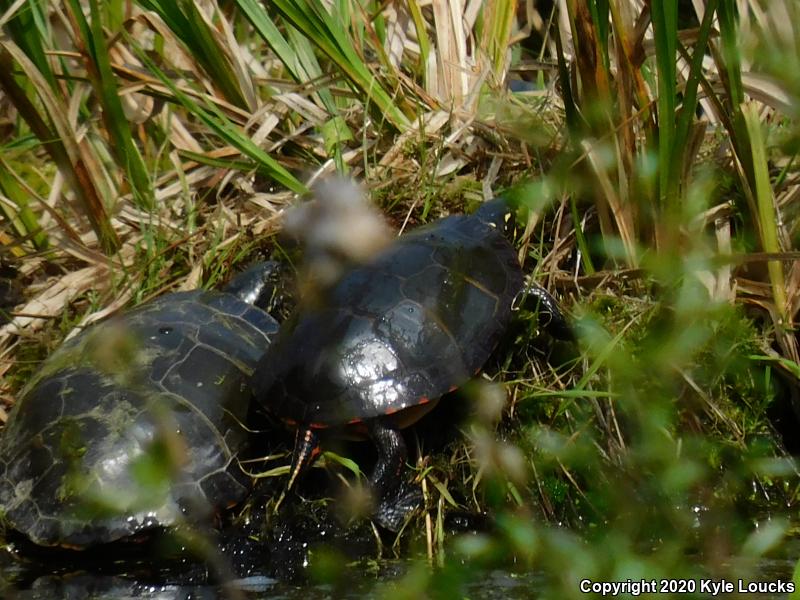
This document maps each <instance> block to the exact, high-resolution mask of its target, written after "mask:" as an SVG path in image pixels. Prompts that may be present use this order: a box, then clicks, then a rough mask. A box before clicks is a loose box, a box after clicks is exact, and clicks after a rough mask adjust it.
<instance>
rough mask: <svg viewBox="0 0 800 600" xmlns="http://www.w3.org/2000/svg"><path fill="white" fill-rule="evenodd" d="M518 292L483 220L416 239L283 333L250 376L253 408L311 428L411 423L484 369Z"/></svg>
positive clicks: (461, 219)
mask: <svg viewBox="0 0 800 600" xmlns="http://www.w3.org/2000/svg"><path fill="white" fill-rule="evenodd" d="M522 283H523V277H522V271H521V268H520V265H519V262H518V261H517V257H516V252H515V250H514V249H513V247H512V246H511V244H510V243H509V242H508V241H507V240H506V239H505V237H503V235H502V234H501V233H500V232H499V231H497V229H496V228H494V227H492V226H490V225H487V224H486V223H484V222H483V221H481V220H480V219H478V218H476V217H474V216H464V215H459V216H452V217H447V218H445V219H441V220H439V221H437V222H435V223H432V224H431V225H428V226H424V227H421V228H418V229H416V230H414V231H413V232H411V233H408V234H405V235H403V236H402V237H400V238H399V239H398V240H397V241H396V242H395V243H393V244H392V245H390V246H389V247H388V248H387V249H385V250H384V251H383V252H382V253H380V254H379V255H378V256H377V257H375V259H374V260H372V261H370V262H369V263H367V264H364V265H361V266H359V267H357V268H354V269H352V270H350V271H348V272H347V274H346V275H345V276H344V277H343V278H342V279H341V280H340V281H339V282H338V283H337V284H336V285H335V286H334V287H333V288H332V289H331V290H330V292H329V294H328V295H327V296H326V298H325V301H324V303H323V306H321V307H318V308H315V309H311V310H309V309H306V310H304V311H298V312H296V313H295V314H294V315H293V317H292V318H290V320H289V321H288V322H287V323H285V324H284V326H283V327H282V328H281V331H280V333H279V334H278V336H277V337H276V339H275V341H274V343H273V344H272V346H270V349H269V350H268V351H267V352H266V354H265V355H264V357H263V358H262V360H261V362H260V363H259V365H258V367H257V369H256V373H255V375H254V377H253V381H254V387H255V393H256V397H257V398H258V400H259V401H260V402H261V403H262V404H263V405H264V406H265V407H266V409H267V410H269V411H270V412H272V413H273V414H275V415H276V416H278V417H281V418H283V419H284V420H286V421H289V422H294V423H304V424H305V425H306V426H311V427H333V426H343V425H347V424H351V423H358V422H360V421H363V420H366V419H370V418H373V417H377V416H380V415H389V414H393V413H399V412H410V411H405V409H409V408H411V407H415V406H418V405H421V404H425V403H426V402H428V401H429V400H434V399H437V398H438V397H439V396H441V395H442V394H444V393H446V392H448V391H449V390H451V389H453V388H454V387H457V386H459V385H461V384H462V383H464V382H465V381H467V380H468V379H469V378H470V377H472V376H473V375H474V374H475V372H476V371H477V370H479V369H480V368H481V367H482V366H483V364H484V363H485V362H486V360H487V359H488V357H489V355H490V354H491V352H492V350H493V349H494V348H495V346H496V345H497V343H498V341H499V339H500V336H501V335H502V333H503V331H504V330H505V329H506V326H507V325H508V321H509V319H510V317H511V305H512V302H513V300H514V298H515V296H516V295H517V293H518V292H519V291H520V289H521V287H522ZM409 421H413V417H412V418H411V419H403V418H402V417H401V415H398V424H399V425H400V426H403V425H406V424H408V422H409Z"/></svg>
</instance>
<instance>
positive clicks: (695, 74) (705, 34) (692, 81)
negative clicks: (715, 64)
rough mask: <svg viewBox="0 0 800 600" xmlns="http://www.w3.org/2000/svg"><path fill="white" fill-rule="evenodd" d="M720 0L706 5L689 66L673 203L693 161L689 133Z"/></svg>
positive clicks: (671, 178)
mask: <svg viewBox="0 0 800 600" xmlns="http://www.w3.org/2000/svg"><path fill="white" fill-rule="evenodd" d="M717 4H718V0H709V1H708V3H707V4H706V8H705V14H704V15H703V22H702V23H701V24H700V31H699V32H698V36H697V43H696V44H695V48H694V54H693V55H692V59H691V63H690V66H689V77H688V78H687V80H686V86H685V88H684V90H683V102H682V104H681V110H680V112H679V114H678V116H677V119H676V125H675V141H674V145H673V147H672V156H671V157H670V168H669V171H668V176H667V186H668V188H667V190H668V192H667V196H668V197H669V198H671V199H672V201H673V202H674V201H677V200H678V197H679V195H680V193H681V187H682V183H683V174H684V172H685V167H686V163H687V161H690V160H691V158H692V157H691V156H688V155H687V153H686V149H687V147H688V140H689V131H690V129H691V125H692V123H693V122H694V118H695V111H696V110H697V88H698V86H699V85H700V79H701V78H702V76H703V58H704V57H705V50H706V47H707V45H708V40H709V36H710V35H711V24H712V23H713V21H714V14H715V12H716V10H717Z"/></svg>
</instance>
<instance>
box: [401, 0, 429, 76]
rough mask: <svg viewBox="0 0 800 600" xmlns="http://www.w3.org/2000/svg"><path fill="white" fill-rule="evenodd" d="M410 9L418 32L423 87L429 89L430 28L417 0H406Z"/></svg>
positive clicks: (419, 66) (419, 69)
mask: <svg viewBox="0 0 800 600" xmlns="http://www.w3.org/2000/svg"><path fill="white" fill-rule="evenodd" d="M406 2H407V4H408V11H409V12H410V13H411V20H412V21H413V22H414V30H415V31H416V32H417V43H419V65H418V67H417V70H418V71H419V73H420V74H421V76H422V87H423V88H425V89H428V80H427V79H428V69H427V66H428V57H429V56H430V54H431V40H430V38H429V37H428V28H427V27H426V25H425V20H424V19H423V17H422V9H421V8H420V6H419V3H418V2H417V0H406Z"/></svg>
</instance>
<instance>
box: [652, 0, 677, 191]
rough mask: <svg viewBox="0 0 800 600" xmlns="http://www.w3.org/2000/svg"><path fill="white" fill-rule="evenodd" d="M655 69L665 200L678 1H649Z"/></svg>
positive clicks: (674, 98)
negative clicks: (656, 74)
mask: <svg viewBox="0 0 800 600" xmlns="http://www.w3.org/2000/svg"><path fill="white" fill-rule="evenodd" d="M651 10H652V22H653V35H654V38H655V50H656V68H657V72H658V99H657V105H658V164H659V196H660V198H661V201H662V202H664V201H667V200H668V194H669V173H670V159H671V156H672V152H673V147H674V143H675V108H676V102H677V82H676V68H675V65H676V61H677V57H678V47H677V40H678V3H677V2H676V1H675V0H664V1H663V2H653V3H652V4H651Z"/></svg>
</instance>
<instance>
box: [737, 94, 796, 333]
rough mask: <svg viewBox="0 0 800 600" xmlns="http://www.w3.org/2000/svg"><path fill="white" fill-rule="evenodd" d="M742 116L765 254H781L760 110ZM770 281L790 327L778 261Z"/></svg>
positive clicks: (750, 109)
mask: <svg viewBox="0 0 800 600" xmlns="http://www.w3.org/2000/svg"><path fill="white" fill-rule="evenodd" d="M742 116H743V118H744V122H745V125H746V126H747V132H748V134H749V137H750V148H751V149H752V156H753V175H754V177H755V195H756V204H757V206H758V228H759V232H760V234H761V244H762V247H763V250H764V252H780V251H781V246H780V241H779V239H778V222H777V217H778V207H777V205H776V204H775V196H774V194H773V192H772V186H771V185H770V181H769V165H768V164H767V153H766V150H765V148H764V138H763V135H762V133H761V122H760V120H759V116H758V109H757V108H756V106H755V105H754V104H745V105H744V106H743V108H742ZM767 269H768V271H769V279H770V283H771V284H772V297H773V300H774V301H775V306H776V308H777V309H778V314H779V315H780V317H781V321H782V322H783V323H787V324H788V321H787V317H788V315H787V303H786V282H785V279H784V275H783V265H782V264H781V262H780V261H778V260H771V261H769V262H768V263H767Z"/></svg>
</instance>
